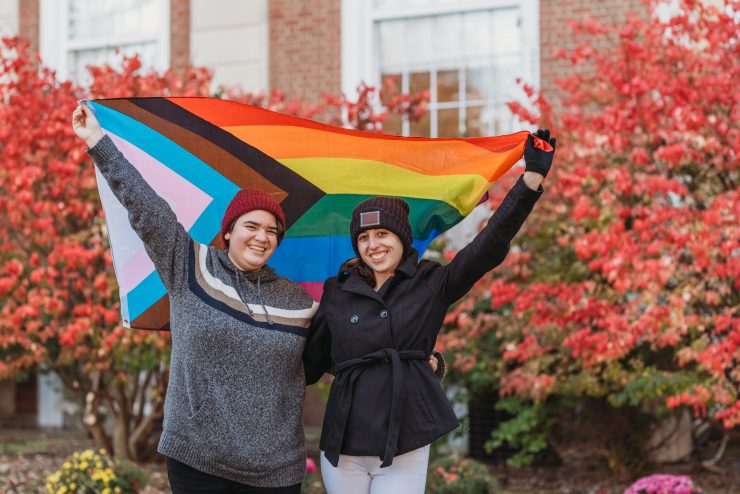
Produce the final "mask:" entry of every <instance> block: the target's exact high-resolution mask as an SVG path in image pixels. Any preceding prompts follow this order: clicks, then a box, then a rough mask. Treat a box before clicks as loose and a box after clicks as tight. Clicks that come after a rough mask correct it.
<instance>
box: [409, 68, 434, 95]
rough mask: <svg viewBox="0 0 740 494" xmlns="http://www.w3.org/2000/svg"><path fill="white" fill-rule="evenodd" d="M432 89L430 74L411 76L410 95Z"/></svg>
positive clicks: (422, 73) (416, 73)
mask: <svg viewBox="0 0 740 494" xmlns="http://www.w3.org/2000/svg"><path fill="white" fill-rule="evenodd" d="M429 89H430V77H429V72H415V73H411V74H409V94H417V93H420V92H422V91H428V90H429Z"/></svg>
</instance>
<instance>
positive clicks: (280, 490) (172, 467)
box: [167, 457, 301, 494]
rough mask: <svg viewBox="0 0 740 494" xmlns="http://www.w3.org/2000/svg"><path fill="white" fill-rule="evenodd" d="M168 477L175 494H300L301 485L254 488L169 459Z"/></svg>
mask: <svg viewBox="0 0 740 494" xmlns="http://www.w3.org/2000/svg"><path fill="white" fill-rule="evenodd" d="M167 476H168V477H169V479H170V488H171V489H172V493H173V494H226V493H229V494H300V492H301V484H295V485H289V486H287V487H252V486H250V485H246V484H240V483H239V482H234V481H233V480H227V479H225V478H223V477H216V476H215V475H209V474H207V473H203V472H201V471H200V470H196V469H195V468H193V467H190V466H188V465H186V464H184V463H181V462H179V461H177V460H173V459H172V458H169V457H167Z"/></svg>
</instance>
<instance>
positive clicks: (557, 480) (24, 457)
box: [0, 429, 740, 494]
mask: <svg viewBox="0 0 740 494" xmlns="http://www.w3.org/2000/svg"><path fill="white" fill-rule="evenodd" d="M91 447H94V444H93V443H92V441H91V440H90V439H88V438H87V436H86V435H85V433H84V432H81V431H42V430H34V429H0V494H11V493H23V494H34V493H45V492H46V489H45V487H44V483H45V478H46V476H47V475H49V474H50V473H52V472H53V471H55V470H57V469H58V468H60V467H61V465H62V463H64V460H65V458H66V457H67V456H68V455H70V454H71V453H72V452H74V451H79V450H82V449H86V448H91ZM739 449H740V448H739V447H738V445H734V447H733V448H730V449H728V451H727V452H726V454H725V457H724V459H723V460H722V462H721V463H720V464H719V467H720V468H722V473H719V472H710V471H708V470H706V469H704V468H702V467H701V465H699V464H698V463H696V462H690V463H681V464H675V465H666V466H664V468H662V469H661V473H671V474H675V475H689V476H691V478H692V479H693V480H694V481H695V482H696V483H697V484H698V485H699V486H701V487H702V488H704V492H705V493H706V494H737V493H740V450H739ZM142 468H144V470H145V471H146V472H147V473H148V474H149V485H148V486H147V487H146V488H145V489H144V490H143V491H142V493H141V494H163V493H168V492H170V490H169V484H168V482H167V474H166V470H165V466H164V463H149V464H145V465H142ZM491 469H492V470H493V472H494V475H495V476H496V478H497V479H498V481H499V485H500V490H499V492H500V493H502V494H520V493H521V494H524V493H527V494H539V493H542V494H544V493H548V494H549V493H563V494H622V493H623V492H624V489H625V488H626V487H627V485H628V484H629V482H627V481H625V480H623V479H618V478H615V477H614V475H613V474H612V473H611V472H609V471H608V470H606V469H605V468H603V467H602V468H599V467H596V466H593V465H591V466H586V465H582V466H580V467H579V466H577V465H576V466H560V467H529V468H523V469H512V468H506V467H503V466H492V467H491Z"/></svg>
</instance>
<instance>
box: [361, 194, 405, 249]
mask: <svg viewBox="0 0 740 494" xmlns="http://www.w3.org/2000/svg"><path fill="white" fill-rule="evenodd" d="M373 228H385V229H386V230H389V231H391V232H393V233H395V234H396V235H397V236H398V238H399V239H401V243H402V244H403V251H404V253H406V252H408V251H409V249H410V248H411V242H412V241H413V240H412V237H411V223H409V205H408V203H407V202H406V201H404V200H403V199H399V198H397V197H380V196H378V197H371V198H370V199H367V200H365V201H363V202H361V203H360V204H358V205H357V207H356V208H355V210H354V211H352V221H351V222H350V224H349V234H350V237H351V238H352V248H353V249H354V250H355V254H357V255H358V256H359V255H360V252H359V251H358V250H357V237H358V236H359V235H360V233H362V232H364V231H365V230H371V229H373Z"/></svg>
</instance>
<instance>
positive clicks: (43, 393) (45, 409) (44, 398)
mask: <svg viewBox="0 0 740 494" xmlns="http://www.w3.org/2000/svg"><path fill="white" fill-rule="evenodd" d="M38 383H39V414H38V425H39V426H40V427H62V426H63V425H64V408H65V403H64V399H63V397H62V386H63V385H62V382H61V381H60V380H59V378H58V377H57V376H56V374H42V373H39V379H38Z"/></svg>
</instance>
